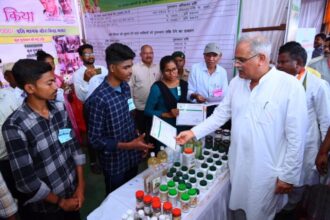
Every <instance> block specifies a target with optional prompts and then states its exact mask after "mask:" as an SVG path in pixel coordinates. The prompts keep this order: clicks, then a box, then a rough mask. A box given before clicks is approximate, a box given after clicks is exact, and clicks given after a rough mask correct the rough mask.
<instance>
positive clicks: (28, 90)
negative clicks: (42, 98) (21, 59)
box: [24, 83, 35, 94]
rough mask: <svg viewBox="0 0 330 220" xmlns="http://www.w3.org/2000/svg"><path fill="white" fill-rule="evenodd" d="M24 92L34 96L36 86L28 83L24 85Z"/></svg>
mask: <svg viewBox="0 0 330 220" xmlns="http://www.w3.org/2000/svg"><path fill="white" fill-rule="evenodd" d="M24 91H25V92H26V93H28V94H33V93H34V91H35V85H33V84H31V83H27V84H25V85H24Z"/></svg>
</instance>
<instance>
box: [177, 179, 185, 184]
mask: <svg viewBox="0 0 330 220" xmlns="http://www.w3.org/2000/svg"><path fill="white" fill-rule="evenodd" d="M178 183H179V184H186V181H184V180H179V182H178Z"/></svg>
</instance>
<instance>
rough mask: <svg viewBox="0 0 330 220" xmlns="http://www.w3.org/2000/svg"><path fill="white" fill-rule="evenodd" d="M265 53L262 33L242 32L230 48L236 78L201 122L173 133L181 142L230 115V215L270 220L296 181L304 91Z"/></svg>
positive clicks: (200, 134) (300, 157)
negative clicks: (223, 96)
mask: <svg viewBox="0 0 330 220" xmlns="http://www.w3.org/2000/svg"><path fill="white" fill-rule="evenodd" d="M270 54H271V44H270V42H269V41H268V40H267V39H265V38H264V37H263V36H260V35H256V36H243V37H242V38H241V39H240V40H239V42H238V44H237V46H236V50H235V58H234V66H235V67H236V68H237V70H238V76H236V77H235V78H234V79H233V80H232V81H231V82H230V85H229V87H228V92H227V94H226V96H225V98H224V100H223V101H222V102H221V103H220V104H219V105H218V107H217V108H216V109H215V110H214V113H213V114H212V115H211V116H210V117H209V118H207V119H206V120H205V121H204V122H202V123H201V124H199V125H197V126H196V127H194V128H192V129H191V130H189V131H184V132H181V133H180V134H179V135H178V136H177V142H178V144H180V145H181V144H185V143H186V142H187V141H188V140H190V139H191V138H193V137H196V138H197V139H200V138H201V137H203V136H205V135H207V134H209V133H211V132H213V131H215V130H216V129H218V128H219V126H221V125H223V124H224V123H225V122H226V121H227V120H228V119H229V118H231V119H232V130H231V144H230V148H229V153H228V157H229V160H228V165H229V170H230V181H231V194H230V201H229V208H230V209H231V210H234V212H233V215H234V217H235V218H234V219H249V220H250V219H253V220H254V219H265V220H267V219H269V220H270V219H273V218H274V216H275V214H276V213H277V212H278V211H280V210H281V208H283V206H284V205H285V202H286V199H287V195H285V194H287V193H289V192H291V190H292V188H293V185H296V184H298V183H299V179H300V173H301V167H302V160H303V153H304V140H305V135H306V130H307V128H306V127H307V106H306V96H305V91H304V88H303V87H302V86H301V84H300V82H299V81H298V80H296V79H295V78H293V77H292V76H289V75H288V74H286V73H284V72H281V71H279V70H277V69H276V68H274V67H273V68H272V67H270Z"/></svg>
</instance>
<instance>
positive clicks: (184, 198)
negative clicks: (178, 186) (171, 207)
mask: <svg viewBox="0 0 330 220" xmlns="http://www.w3.org/2000/svg"><path fill="white" fill-rule="evenodd" d="M189 199H190V196H189V195H188V193H182V195H181V200H183V201H189Z"/></svg>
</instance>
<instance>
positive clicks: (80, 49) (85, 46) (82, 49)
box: [78, 44, 93, 56]
mask: <svg viewBox="0 0 330 220" xmlns="http://www.w3.org/2000/svg"><path fill="white" fill-rule="evenodd" d="M85 49H91V50H93V46H92V45H90V44H83V45H81V46H80V47H79V48H78V53H79V55H80V56H82V55H83V53H84V50H85Z"/></svg>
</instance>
